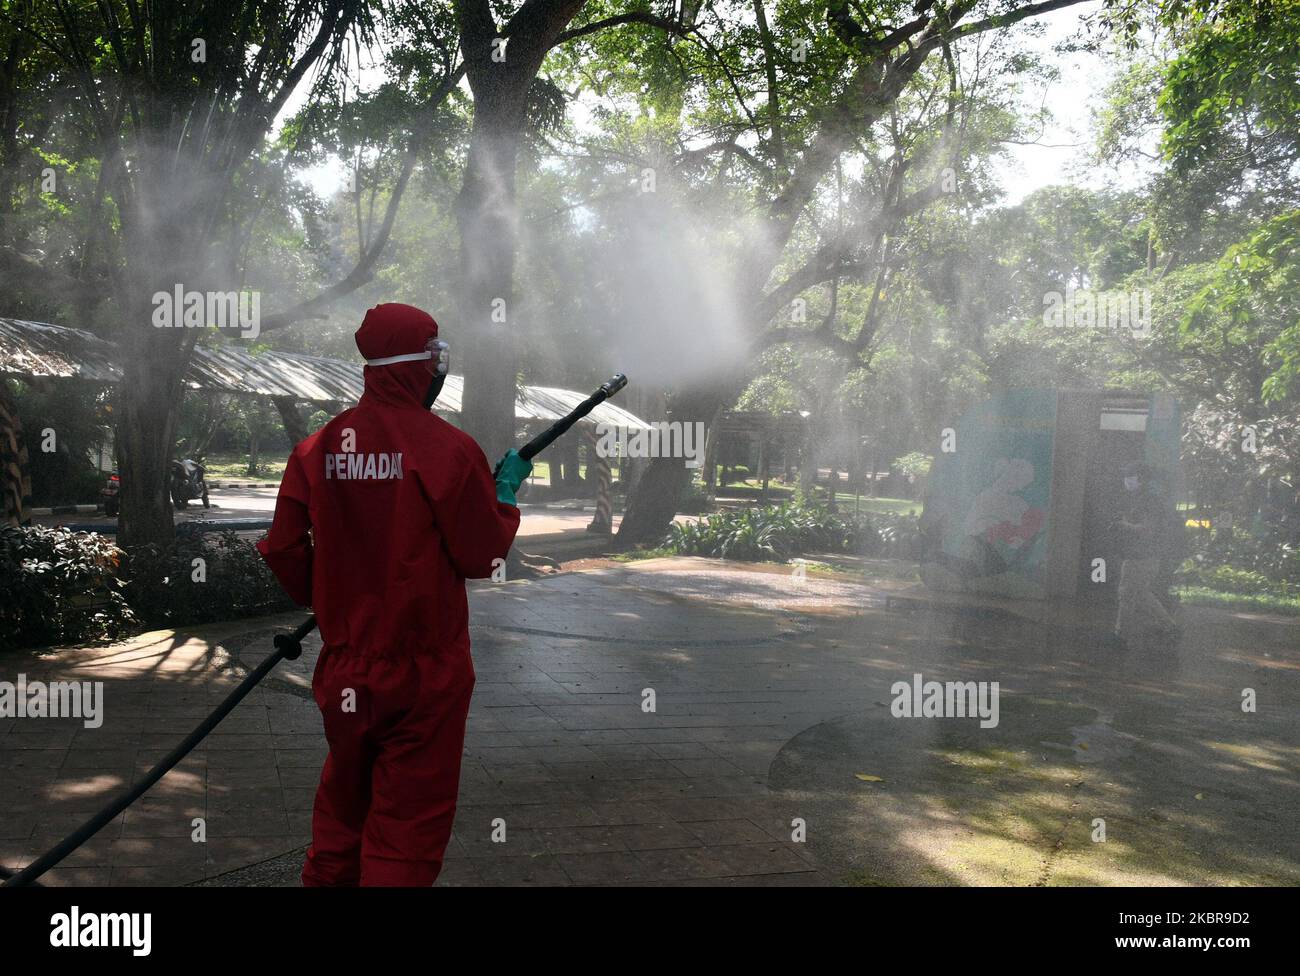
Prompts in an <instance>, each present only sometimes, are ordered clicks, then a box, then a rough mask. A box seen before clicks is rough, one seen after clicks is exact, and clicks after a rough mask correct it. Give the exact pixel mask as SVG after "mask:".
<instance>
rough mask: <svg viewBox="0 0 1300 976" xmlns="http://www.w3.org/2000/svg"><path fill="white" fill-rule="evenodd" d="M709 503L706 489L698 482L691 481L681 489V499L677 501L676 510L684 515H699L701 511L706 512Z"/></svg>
mask: <svg viewBox="0 0 1300 976" xmlns="http://www.w3.org/2000/svg"><path fill="white" fill-rule="evenodd" d="M711 504H712V501H711V500H710V498H709V491H708V489H707V488H705V487H704V485H702V484H701V483H700V482H698V481H692V482H691V483H690V484H689V485H687V486H686V488H685V489H684V490H683V491H682V497H681V500H680V501H678V503H677V511H679V512H681V513H682V514H684V515H699V514H700V513H701V512H707V511H708V510H709V506H710V505H711Z"/></svg>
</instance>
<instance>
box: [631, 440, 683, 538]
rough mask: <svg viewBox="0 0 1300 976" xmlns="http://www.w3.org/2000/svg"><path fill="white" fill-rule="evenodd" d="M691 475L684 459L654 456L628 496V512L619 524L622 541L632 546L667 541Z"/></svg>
mask: <svg viewBox="0 0 1300 976" xmlns="http://www.w3.org/2000/svg"><path fill="white" fill-rule="evenodd" d="M690 475H691V472H690V469H689V468H687V467H686V462H685V461H684V460H683V459H682V458H652V459H651V460H650V463H649V464H648V465H647V466H646V469H645V473H644V474H642V475H641V477H640V478H639V479H638V481H637V483H636V489H635V490H634V491H633V492H632V493H631V495H630V496H629V497H628V500H627V511H626V513H624V515H623V521H622V522H621V523H620V524H619V527H618V539H619V541H620V542H623V543H627V544H630V545H637V544H644V545H657V544H658V543H659V542H661V541H663V538H664V536H665V535H666V534H667V532H668V526H669V524H671V523H672V520H673V516H674V515H676V514H677V505H678V501H679V499H680V498H681V497H682V492H683V491H684V490H685V488H686V486H687V484H689V483H690V480H691V479H690Z"/></svg>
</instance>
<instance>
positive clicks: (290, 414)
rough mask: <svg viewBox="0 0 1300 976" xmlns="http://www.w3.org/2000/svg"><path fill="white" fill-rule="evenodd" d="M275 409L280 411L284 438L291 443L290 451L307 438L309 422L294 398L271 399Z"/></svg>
mask: <svg viewBox="0 0 1300 976" xmlns="http://www.w3.org/2000/svg"><path fill="white" fill-rule="evenodd" d="M271 402H272V403H274V404H275V409H276V410H278V411H280V421H281V422H282V423H283V424H284V436H285V438H286V439H287V440H288V441H289V449H290V450H292V449H293V448H295V447H297V446H298V444H299V443H300V442H301V441H303V440H306V438H307V421H306V420H304V419H303V416H302V411H300V410H299V409H298V403H297V401H295V400H294V398H293V397H271Z"/></svg>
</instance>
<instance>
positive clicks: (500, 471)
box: [492, 447, 533, 508]
mask: <svg viewBox="0 0 1300 976" xmlns="http://www.w3.org/2000/svg"><path fill="white" fill-rule="evenodd" d="M532 473H533V462H532V461H525V460H524V459H523V458H521V457H520V456H519V452H518V451H516V450H515V449H514V448H513V447H512V448H510V450H508V451H506V456H505V457H503V458H502V459H501V460H500V461H498V462H497V466H496V470H495V471H493V472H492V477H494V478H495V479H496V483H497V501H499V502H505V503H506V504H507V505H514V506H515V507H516V508H518V507H519V503H518V502H517V501H515V492H517V491H518V490H519V486H520V485H522V484H523V483H524V479H525V478H527V477H528V476H529V475H530V474H532Z"/></svg>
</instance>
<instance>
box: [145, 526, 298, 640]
mask: <svg viewBox="0 0 1300 976" xmlns="http://www.w3.org/2000/svg"><path fill="white" fill-rule="evenodd" d="M215 538H216V541H215V542H211V541H209V539H208V537H204V536H192V535H181V536H178V537H177V539H176V541H175V542H174V543H173V544H172V546H171V547H170V548H169V549H166V550H162V549H159V548H158V547H157V546H138V547H134V548H132V549H130V550H129V551H128V552H127V559H126V580H127V582H126V587H125V593H126V598H127V601H128V602H129V603H130V605H131V607H132V608H133V609H134V610H135V613H136V615H137V617H138V618H139V619H140V622H141V623H142V624H144V625H145V626H149V627H169V626H178V625H182V624H195V623H203V622H205V621H210V620H229V619H231V618H237V617H248V616H254V615H256V614H262V613H274V612H276V611H279V610H290V609H292V608H293V602H292V601H291V600H290V599H289V598H288V597H287V596H286V595H285V593H284V591H283V590H282V589H281V588H280V584H279V583H278V582H277V581H276V579H275V576H274V574H272V573H271V571H270V570H269V569H268V568H267V566H266V563H265V562H263V561H262V557H261V556H260V555H259V554H258V552H257V549H256V547H255V546H254V544H253V543H252V542H249V541H248V540H246V539H241V538H240V537H239V536H238V535H236V534H235V533H234V532H223V533H221V534H220V535H218V536H216V537H215Z"/></svg>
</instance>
